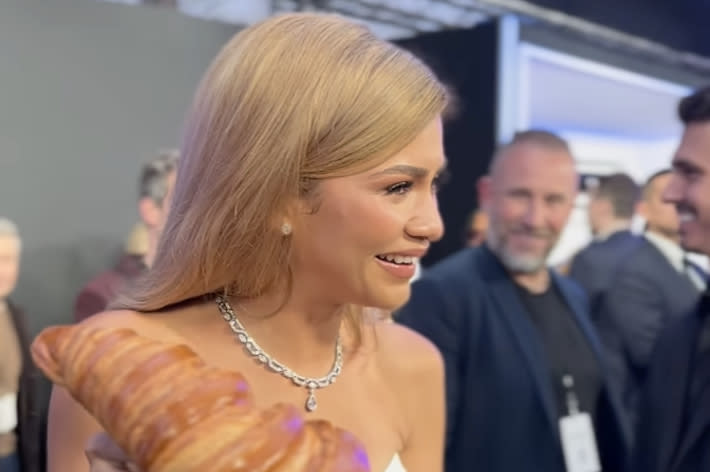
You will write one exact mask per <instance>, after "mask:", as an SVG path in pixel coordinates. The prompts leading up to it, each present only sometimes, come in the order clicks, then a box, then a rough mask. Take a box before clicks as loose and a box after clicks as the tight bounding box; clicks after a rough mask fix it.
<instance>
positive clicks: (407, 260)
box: [379, 254, 417, 265]
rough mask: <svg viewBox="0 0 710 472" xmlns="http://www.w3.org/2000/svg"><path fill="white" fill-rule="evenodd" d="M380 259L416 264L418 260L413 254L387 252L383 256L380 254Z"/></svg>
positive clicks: (396, 262)
mask: <svg viewBox="0 0 710 472" xmlns="http://www.w3.org/2000/svg"><path fill="white" fill-rule="evenodd" d="M379 257H380V259H384V260H386V261H387V262H393V263H395V264H408V265H409V264H414V263H415V262H416V260H417V258H416V257H412V256H398V255H395V254H385V255H383V256H379Z"/></svg>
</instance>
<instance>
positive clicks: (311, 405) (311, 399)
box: [306, 389, 318, 412]
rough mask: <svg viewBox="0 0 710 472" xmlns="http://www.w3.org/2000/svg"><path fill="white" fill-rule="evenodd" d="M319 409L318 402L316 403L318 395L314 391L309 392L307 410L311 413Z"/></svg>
mask: <svg viewBox="0 0 710 472" xmlns="http://www.w3.org/2000/svg"><path fill="white" fill-rule="evenodd" d="M316 408H318V402H317V401H316V394H315V392H314V391H313V389H309V390H308V399H307V400H306V410H307V411H309V412H311V411H315V409H316Z"/></svg>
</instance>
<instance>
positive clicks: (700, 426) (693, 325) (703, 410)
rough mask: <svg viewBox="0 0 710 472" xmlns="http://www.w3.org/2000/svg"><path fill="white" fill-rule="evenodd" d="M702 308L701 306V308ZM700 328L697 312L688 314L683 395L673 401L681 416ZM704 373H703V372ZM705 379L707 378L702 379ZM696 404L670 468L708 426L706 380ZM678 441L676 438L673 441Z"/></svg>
mask: <svg viewBox="0 0 710 472" xmlns="http://www.w3.org/2000/svg"><path fill="white" fill-rule="evenodd" d="M702 309H703V308H702V307H701V310H702ZM701 329H702V322H701V318H700V316H699V314H697V313H696V314H694V315H692V316H690V319H689V320H688V322H687V323H686V324H685V330H684V334H685V336H683V337H682V338H681V339H682V340H684V341H687V342H685V343H684V344H685V346H684V349H683V351H684V352H687V354H686V356H687V357H686V358H685V362H684V364H683V365H684V366H685V367H684V371H685V372H684V373H685V375H684V376H683V379H684V382H683V385H684V387H685V388H684V393H683V397H681V398H674V399H673V400H674V402H676V401H677V402H678V404H679V405H680V411H679V412H678V416H679V417H681V418H683V417H684V415H685V413H686V411H685V408H687V407H688V401H689V398H688V391H689V389H690V385H691V381H692V378H691V377H692V375H693V371H692V370H691V366H692V367H695V368H697V367H698V366H696V365H695V364H696V362H693V358H694V354H695V350H696V349H697V340H698V333H700V331H701ZM669 365H676V364H669ZM703 375H705V373H703ZM704 380H707V379H704ZM698 395H699V398H698V404H697V406H696V409H695V410H693V412H692V414H690V415H688V417H687V421H688V424H687V427H686V428H685V434H682V436H681V440H680V444H678V450H677V452H676V454H675V455H674V457H673V468H672V469H670V470H674V469H675V467H677V466H678V463H679V462H680V460H682V459H683V457H685V455H686V454H687V453H688V452H689V451H690V449H691V448H692V447H693V446H694V445H695V443H696V442H697V441H698V439H700V437H701V436H702V434H703V432H705V430H706V429H707V428H708V427H710V382H706V383H705V385H703V387H702V390H701V392H700V393H699V394H698ZM681 432H682V431H681V430H680V429H679V430H678V433H681ZM675 437H676V438H677V437H679V436H678V434H676V436H675ZM675 442H676V443H678V440H676V441H675Z"/></svg>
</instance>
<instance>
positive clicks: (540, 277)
mask: <svg viewBox="0 0 710 472" xmlns="http://www.w3.org/2000/svg"><path fill="white" fill-rule="evenodd" d="M577 182H578V177H577V173H576V171H575V164H574V159H573V158H572V155H571V153H570V150H569V147H568V145H567V143H566V142H565V141H564V140H562V139H561V138H559V137H558V136H556V135H554V134H551V133H548V132H545V131H526V132H522V133H518V134H517V135H516V136H515V137H514V139H513V140H512V142H511V143H509V144H507V145H505V146H503V147H502V148H501V149H500V150H498V152H497V153H496V155H495V156H494V157H493V160H492V163H491V167H490V169H489V176H488V177H485V178H483V179H481V181H480V182H479V200H480V202H481V204H482V208H483V209H484V211H485V212H486V214H487V215H488V219H489V227H488V231H487V233H486V234H487V239H486V243H485V244H484V245H483V246H481V247H478V248H468V249H464V250H462V251H461V252H459V253H457V254H454V255H453V256H451V257H449V258H448V259H446V260H444V261H442V262H441V263H439V264H438V265H436V266H434V267H432V268H431V269H430V270H427V271H426V272H425V273H424V275H423V276H422V278H421V279H420V280H419V281H417V282H415V283H414V285H413V289H412V297H411V299H410V301H409V302H408V303H407V305H406V306H405V307H404V308H403V309H402V310H401V312H400V313H398V314H397V315H396V318H395V319H396V320H398V321H400V322H402V323H403V324H405V325H407V326H409V327H411V328H413V329H415V330H417V331H419V332H420V333H422V334H423V335H425V336H427V337H428V338H429V339H430V340H431V341H433V342H434V343H435V344H436V345H437V346H438V347H439V349H440V350H441V351H442V354H443V356H444V361H445V366H446V390H447V397H446V399H447V448H446V471H447V472H459V471H461V472H464V471H465V472H468V471H471V470H484V471H487V472H509V471H523V470H525V471H532V472H565V471H569V470H584V471H598V470H601V469H600V467H602V468H603V470H605V471H607V470H609V471H619V470H622V463H623V462H624V461H625V459H626V453H625V451H626V449H625V446H624V445H625V442H626V440H625V437H626V435H625V434H624V433H623V432H622V431H623V428H622V427H621V424H620V421H619V418H620V415H619V411H618V408H617V405H618V402H617V401H616V396H615V395H614V394H612V393H611V390H610V388H609V387H608V383H607V381H606V379H605V371H604V369H603V368H602V365H601V362H600V352H599V347H598V342H597V340H596V338H595V336H594V333H593V329H592V327H591V325H590V322H589V320H588V306H587V303H586V298H585V297H584V295H583V292H582V290H581V289H580V288H579V287H578V286H577V285H575V284H574V283H573V282H571V281H569V280H567V279H565V278H563V277H560V276H559V275H556V274H555V273H553V272H552V271H550V270H549V269H548V267H547V258H548V255H549V254H550V251H551V250H552V248H553V247H554V246H555V244H556V243H557V241H558V239H559V237H560V233H561V232H562V229H563V228H564V226H565V225H566V223H567V220H568V218H569V215H570V212H571V211H572V207H573V205H574V199H575V196H576V192H577ZM570 428H572V429H574V431H572V430H570ZM580 437H582V438H585V441H583V442H582V443H580V442H579V441H576V442H575V438H580ZM594 443H596V444H594ZM579 447H581V448H582V449H581V450H580V449H579ZM563 449H564V450H567V451H574V453H573V454H570V455H567V456H566V455H565V453H564V452H563ZM579 457H584V458H586V462H585V463H584V464H579V463H577V464H574V463H570V461H574V460H575V458H579Z"/></svg>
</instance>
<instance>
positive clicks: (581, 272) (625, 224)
mask: <svg viewBox="0 0 710 472" xmlns="http://www.w3.org/2000/svg"><path fill="white" fill-rule="evenodd" d="M589 193H590V201H589V225H590V227H591V228H592V233H593V234H594V241H592V243H591V244H589V245H588V246H587V247H586V248H584V249H583V250H581V251H580V252H579V253H578V254H577V255H576V256H575V257H574V259H573V260H572V265H571V266H570V271H569V275H570V277H571V278H573V279H574V280H575V281H577V283H579V284H580V285H581V286H582V288H583V289H584V290H585V292H587V296H588V297H589V303H590V307H591V313H592V318H593V319H596V316H597V312H598V310H599V304H600V301H601V298H602V296H603V295H604V293H606V291H607V289H608V287H609V281H610V279H611V277H612V275H613V274H614V273H615V272H616V268H617V266H618V262H619V259H620V258H621V257H622V256H623V255H624V254H625V253H626V252H628V251H629V250H630V249H631V248H632V247H633V246H634V245H635V244H636V243H637V237H636V236H634V235H633V234H632V233H631V231H630V230H629V228H630V227H631V219H632V218H633V216H634V213H635V209H636V202H637V200H638V196H639V188H638V185H636V182H634V181H633V179H632V178H631V177H629V176H628V175H626V174H622V173H618V174H612V175H607V176H603V177H601V178H600V179H599V183H598V185H597V186H596V187H595V188H593V189H592V190H591V191H590V192H589Z"/></svg>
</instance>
